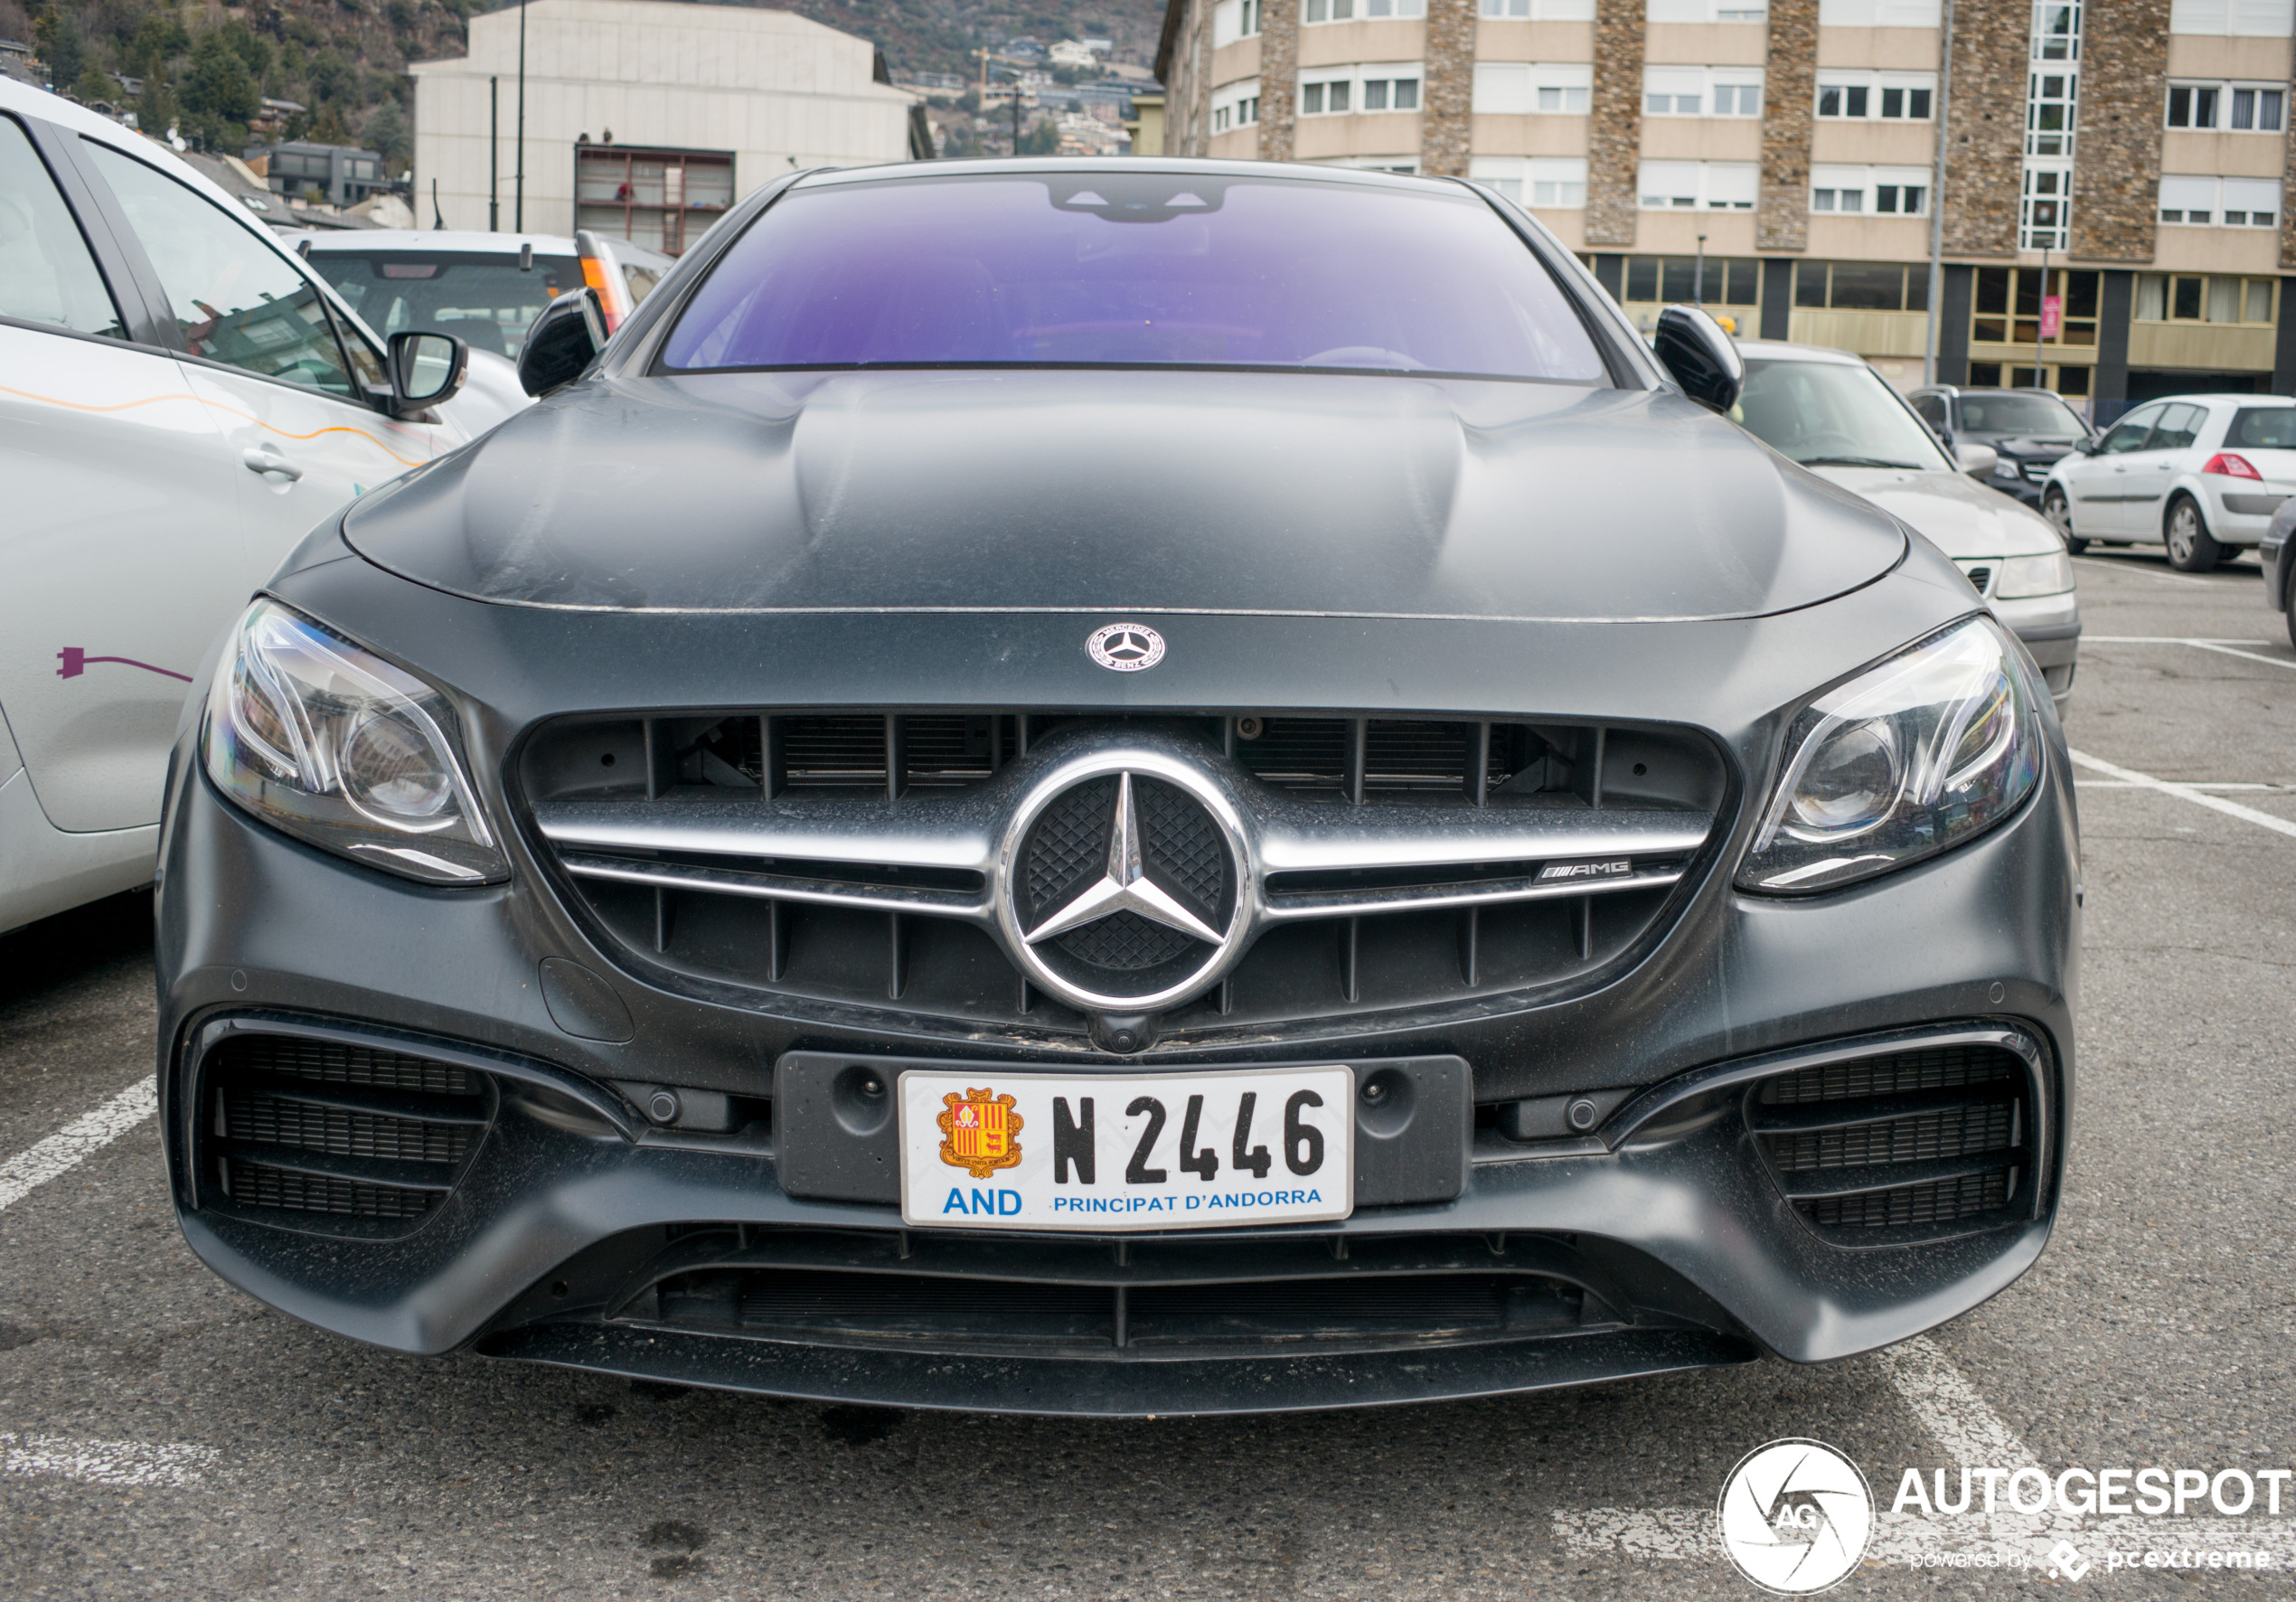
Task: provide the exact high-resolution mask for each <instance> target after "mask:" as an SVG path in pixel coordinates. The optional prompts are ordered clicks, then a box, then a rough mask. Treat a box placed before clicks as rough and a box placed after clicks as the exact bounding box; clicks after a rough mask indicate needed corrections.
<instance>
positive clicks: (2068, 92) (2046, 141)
mask: <svg viewBox="0 0 2296 1602" xmlns="http://www.w3.org/2000/svg"><path fill="white" fill-rule="evenodd" d="M2082 15H2083V11H2082V0H2034V5H2033V32H2032V35H2031V39H2030V45H2029V50H2028V54H2029V55H2030V57H2031V60H2032V67H2031V69H2030V71H2028V74H2027V76H2026V90H2025V169H2024V175H2023V179H2022V181H2021V183H2020V184H2019V186H2018V231H2017V238H2018V249H2020V250H2064V249H2065V243H2066V241H2067V240H2070V239H2071V237H2072V225H2073V215H2072V203H2073V130H2074V128H2075V125H2076V118H2077V114H2078V111H2079V107H2080V98H2081V73H2080V64H2079V63H2080V59H2081V20H2082Z"/></svg>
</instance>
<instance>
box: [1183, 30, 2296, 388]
mask: <svg viewBox="0 0 2296 1602" xmlns="http://www.w3.org/2000/svg"><path fill="white" fill-rule="evenodd" d="M2292 12H2296V0H2112V3H2111V4H2109V5H2106V4H2096V3H2094V0H1953V3H1952V8H1951V13H1950V15H1949V14H1948V13H1947V10H1946V6H1945V5H1944V4H1943V0H1766V3H1765V0H1171V5H1170V8H1169V10H1168V11H1167V13H1166V14H1165V19H1164V31H1163V37H1162V46H1161V49H1160V52H1159V54H1158V59H1157V75H1158V76H1159V77H1160V78H1161V79H1162V80H1163V82H1164V84H1165V85H1166V89H1167V94H1166V102H1167V103H1166V108H1165V124H1166V131H1165V148H1166V149H1167V150H1169V151H1171V152H1172V153H1173V154H1176V155H1212V156H1238V157H1260V158H1264V159H1268V160H1276V161H1305V162H1321V163H1329V164H1334V165H1343V166H1363V167H1378V168H1383V169H1388V170H1391V171H1397V172H1420V173H1430V174H1446V175H1451V176H1458V177H1469V178H1473V179H1477V180H1480V181H1482V182H1484V183H1487V184H1491V186H1492V187H1493V188H1495V189H1497V190H1499V191H1500V192H1501V193H1504V194H1506V195H1508V196H1509V197H1510V198H1511V199H1514V200H1516V201H1519V202H1520V203H1521V204H1522V205H1524V206H1525V207H1527V208H1528V209H1529V210H1530V211H1532V212H1535V213H1536V214H1537V215H1538V216H1539V218H1540V219H1541V220H1542V221H1544V222H1546V223H1547V225H1548V227H1550V228H1551V229H1553V230H1554V231H1555V232H1556V233H1557V235H1558V236H1560V237H1561V238H1562V239H1563V240H1565V241H1567V243H1569V244H1570V245H1571V246H1572V247H1573V248H1574V249H1576V250H1578V251H1579V252H1580V253H1581V254H1582V255H1583V256H1584V258H1585V259H1586V261H1587V262H1588V264H1589V265H1590V266H1591V267H1592V268H1593V269H1594V270H1595V275H1596V277H1597V278H1600V279H1601V280H1602V282H1603V283H1604V285H1605V286H1606V287H1608V288H1609V289H1610V290H1611V292H1612V293H1613V294H1614V295H1615V296H1616V297H1618V298H1619V300H1620V301H1621V302H1622V303H1623V304H1624V306H1626V308H1627V310H1628V312H1629V313H1630V314H1631V315H1633V316H1635V317H1636V318H1637V319H1638V320H1639V321H1642V322H1644V323H1645V324H1646V325H1647V323H1649V322H1651V321H1653V320H1654V319H1655V317H1656V316H1657V313H1658V309H1659V307H1660V306H1661V305H1664V304H1666V303H1669V302H1674V301H1689V300H1698V301H1701V302H1703V304H1705V305H1706V306H1707V307H1708V309H1709V310H1710V311H1712V312H1714V313H1715V314H1716V315H1717V316H1724V317H1727V318H1729V319H1731V320H1732V323H1733V325H1734V326H1735V327H1736V329H1737V331H1738V332H1739V333H1741V334H1742V335H1761V336H1762V337H1764V338H1773V339H1796V340H1804V341H1808V342H1810V343H1812V344H1826V345H1835V346H1840V347H1842V348H1846V349H1849V350H1854V351H1857V352H1858V353H1861V354H1863V355H1865V356H1867V357H1868V358H1870V359H1871V360H1872V361H1873V362H1874V363H1875V364H1876V365H1877V366H1878V367H1879V368H1881V370H1882V371H1883V372H1886V373H1887V374H1888V375H1889V376H1890V378H1891V379H1892V380H1893V381H1895V382H1898V383H1899V384H1901V385H1903V386H1905V387H1910V386H1911V385H1913V384H1915V383H1917V382H1921V380H1922V377H1923V373H1924V361H1925V359H1926V357H1927V354H1928V353H1929V351H1930V348H1931V345H1930V321H1931V310H1932V308H1931V306H1930V281H1929V269H1928V263H1929V256H1930V248H1931V234H1932V228H1933V223H1936V224H1937V225H1939V228H1940V232H1941V236H1942V238H1941V244H1942V250H1943V260H1944V263H1945V267H1944V271H1943V278H1942V292H1941V293H1940V294H1939V295H1938V297H1937V300H1938V306H1937V307H1936V311H1937V325H1938V326H1937V341H1936V353H1937V363H1938V374H1937V376H1938V378H1939V380H1940V381H1941V382H1949V383H1977V384H1989V383H2000V382H2009V383H2032V382H2037V381H2038V382H2045V383H2047V384H2048V385H2050V386H2051V387H2054V388H2056V389H2058V390H2060V391H2063V392H2065V394H2067V395H2069V396H2075V397H2083V398H2086V399H2088V400H2091V401H2093V402H2094V410H2095V411H2096V412H2097V414H2098V415H2099V416H2100V417H2101V418H2109V417H2112V416H2115V415H2118V413H2119V412H2120V411H2121V410H2125V409H2126V407H2127V406H2129V405H2131V404H2133V403H2134V402H2136V401H2138V400H2144V399H2147V398H2149V397H2150V396H2153V395H2158V394H2166V393H2174V392H2178V391H2192V390H2195V389H2200V388H2207V389H2225V390H2236V391H2247V390H2258V391H2278V392H2281V393H2289V392H2291V391H2296V320H2291V319H2290V318H2289V317H2286V316H2283V312H2282V300H2283V298H2284V294H2285V291H2286V287H2287V286H2288V284H2289V283H2290V282H2291V281H2296V220H2291V217H2290V216H2289V212H2288V206H2287V203H2286V200H2285V189H2286V186H2287V183H2288V180H2289V177H2290V175H2291V174H2296V145H2291V122H2296V118H2292V117H2291V104H2290V101H2291V81H2290V80H2291V67H2296V62H2291V33H2296V17H2292V16H2291V13H2292ZM1949 55H1950V60H1949V59H1948V57H1949ZM1941 132H1942V136H1943V137H1942V139H1941ZM1941 155H1942V157H1943V172H1942V177H1941V174H1940V158H1941ZM1933 212H1934V213H1935V216H1934V217H1933Z"/></svg>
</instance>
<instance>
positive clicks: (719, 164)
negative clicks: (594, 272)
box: [574, 145, 733, 256]
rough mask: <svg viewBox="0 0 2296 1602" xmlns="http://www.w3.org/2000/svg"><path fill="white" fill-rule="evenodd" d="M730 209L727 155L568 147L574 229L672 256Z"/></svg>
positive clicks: (730, 172) (730, 174)
mask: <svg viewBox="0 0 2296 1602" xmlns="http://www.w3.org/2000/svg"><path fill="white" fill-rule="evenodd" d="M732 204H733V157H732V156H730V155H725V154H723V153H722V152H717V151H706V150H648V149H641V148H638V147H637V146H623V145H578V146H575V147H574V226H575V227H577V228H587V229H588V230H589V231H591V232H593V233H603V234H608V235H611V236H612V237H614V238H616V239H622V240H630V241H632V242H633V243H635V244H640V245H645V246H646V247H647V248H649V249H651V250H660V251H662V252H663V253H664V254H666V255H671V256H675V255H678V254H680V253H681V252H682V251H683V250H685V248H686V246H687V245H688V244H689V243H691V242H692V240H698V239H700V238H701V235H702V233H703V231H705V230H707V229H708V228H709V226H710V224H711V223H713V222H715V221H717V220H718V219H719V218H720V216H722V215H723V214H724V212H725V211H726V209H727V208H728V207H729V206H731V205H732Z"/></svg>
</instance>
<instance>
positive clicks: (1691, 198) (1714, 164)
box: [1636, 161, 1762, 212]
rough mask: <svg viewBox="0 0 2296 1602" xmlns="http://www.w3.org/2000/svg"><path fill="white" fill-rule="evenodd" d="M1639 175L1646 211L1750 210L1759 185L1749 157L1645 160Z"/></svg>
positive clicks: (1758, 174)
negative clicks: (1709, 159)
mask: <svg viewBox="0 0 2296 1602" xmlns="http://www.w3.org/2000/svg"><path fill="white" fill-rule="evenodd" d="M1640 176H1641V182H1640V184H1638V185H1637V188H1636V193H1638V194H1640V195H1641V196H1642V210H1644V211H1646V212H1751V211H1752V210H1754V203H1755V196H1756V194H1757V193H1759V192H1760V189H1761V186H1762V169H1761V168H1760V167H1759V166H1758V165H1755V163H1753V162H1750V161H1746V162H1738V161H1646V162H1644V163H1643V164H1642V172H1641V174H1640Z"/></svg>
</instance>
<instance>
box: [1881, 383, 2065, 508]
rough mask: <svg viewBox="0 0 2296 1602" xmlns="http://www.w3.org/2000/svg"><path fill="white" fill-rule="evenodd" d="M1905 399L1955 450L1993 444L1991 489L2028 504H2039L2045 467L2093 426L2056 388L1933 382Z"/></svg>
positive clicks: (1946, 444) (1948, 447)
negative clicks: (1977, 386)
mask: <svg viewBox="0 0 2296 1602" xmlns="http://www.w3.org/2000/svg"><path fill="white" fill-rule="evenodd" d="M1905 399H1906V400H1909V401H1911V402H1912V404H1913V408H1914V410H1915V411H1917V412H1919V413H1920V414H1921V419H1922V421H1924V422H1925V423H1927V424H1928V425H1929V426H1930V427H1931V428H1932V429H1934V430H1936V433H1937V437H1938V438H1940V439H1943V441H1944V442H1945V448H1946V449H1947V450H1949V451H1950V450H1953V448H1956V447H1957V446H1960V445H1962V444H1970V445H1988V446H1990V447H1992V448H1993V452H1994V455H1995V457H1997V458H1998V459H1997V460H1996V461H1995V462H1994V464H1993V470H1992V471H1991V472H1990V473H1988V474H1987V475H1986V476H1985V483H1986V485H1987V486H1988V487H1989V488H1991V489H1997V490H2000V492H2001V493H2002V494H2003V495H2014V496H2016V497H2017V498H2018V500H2020V501H2023V502H2025V503H2026V504H2028V505H2033V506H2038V505H2039V504H2041V485H2043V484H2044V483H2046V482H2047V479H2048V476H2049V469H2050V467H2052V466H2055V465H2056V463H2057V462H2058V461H2059V460H2060V459H2062V458H2063V457H2065V454H2066V453H2067V452H2069V451H2071V450H2072V448H2074V447H2075V445H2078V444H2079V443H2080V442H2081V441H2082V440H2084V439H2086V438H2090V436H2091V435H2092V434H2093V433H2094V429H2091V428H2090V427H2089V424H2088V419H2085V418H2084V417H2083V416H2082V415H2081V414H2080V413H2079V412H2077V411H2075V410H2073V408H2072V407H2070V406H2068V405H2066V404H2065V398H2064V397H2063V396H2061V395H2059V394H2057V393H2056V391H2054V390H1971V389H1962V388H1958V387H1956V386H1953V385H1951V384H1936V385H1933V386H1932V387H1930V388H1928V389H1923V390H1915V391H1912V392H1911V393H1910V394H1908V395H1907V396H1906V397H1905Z"/></svg>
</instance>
